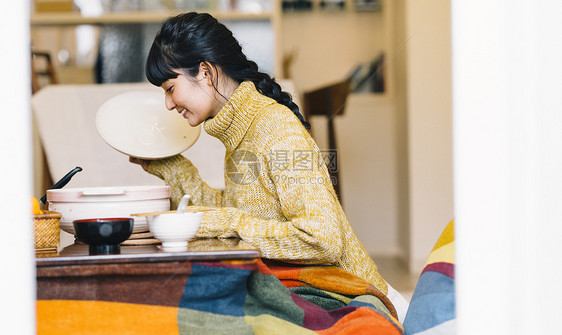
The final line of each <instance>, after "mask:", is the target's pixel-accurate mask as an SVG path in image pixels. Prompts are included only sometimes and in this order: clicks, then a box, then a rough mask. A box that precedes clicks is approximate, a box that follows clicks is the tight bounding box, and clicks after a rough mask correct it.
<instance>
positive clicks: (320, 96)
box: [303, 78, 351, 200]
mask: <svg viewBox="0 0 562 335" xmlns="http://www.w3.org/2000/svg"><path fill="white" fill-rule="evenodd" d="M350 85H351V78H347V79H345V80H343V81H341V82H338V83H335V84H331V85H327V86H324V87H321V88H318V89H315V90H312V91H308V92H305V93H304V95H303V98H304V117H305V119H307V120H308V119H309V118H310V116H313V115H322V116H325V117H326V118H327V125H328V149H329V151H328V152H327V153H324V154H325V155H327V156H326V157H324V158H325V159H326V158H327V165H328V171H329V172H330V177H331V179H332V184H333V185H334V189H335V191H336V194H337V195H338V196H339V198H340V200H341V192H340V191H341V188H340V185H341V182H340V178H339V161H338V159H339V158H338V149H337V143H336V131H335V126H334V119H335V118H336V116H338V115H342V114H343V113H344V110H345V103H346V101H347V97H348V95H349V89H350Z"/></svg>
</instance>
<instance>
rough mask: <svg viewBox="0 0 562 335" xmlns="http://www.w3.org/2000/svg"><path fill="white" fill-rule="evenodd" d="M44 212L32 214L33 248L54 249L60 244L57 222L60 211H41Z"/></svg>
mask: <svg viewBox="0 0 562 335" xmlns="http://www.w3.org/2000/svg"><path fill="white" fill-rule="evenodd" d="M43 212H44V213H45V214H40V215H34V216H33V217H34V220H33V221H34V226H35V235H34V236H35V250H36V251H39V250H53V249H54V250H55V251H56V249H57V247H58V246H59V244H60V231H59V223H60V218H61V217H62V214H61V213H58V212H53V211H43Z"/></svg>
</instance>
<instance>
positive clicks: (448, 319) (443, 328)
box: [404, 221, 456, 335]
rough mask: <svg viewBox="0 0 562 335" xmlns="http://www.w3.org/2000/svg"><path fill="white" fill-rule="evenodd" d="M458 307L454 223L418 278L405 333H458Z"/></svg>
mask: <svg viewBox="0 0 562 335" xmlns="http://www.w3.org/2000/svg"><path fill="white" fill-rule="evenodd" d="M455 306H456V301H455V229H454V221H451V222H449V224H448V225H447V227H446V228H445V229H444V230H443V233H442V234H441V237H439V240H437V243H435V246H434V247H433V250H432V251H431V253H430V255H429V257H428V259H427V262H426V264H425V267H424V269H423V271H422V273H421V275H420V278H419V279H418V282H417V285H416V289H415V290H414V295H413V296H412V300H411V301H410V307H409V308H408V313H407V314H406V318H405V320H404V328H405V330H406V334H408V335H414V334H419V335H422V334H423V335H441V334H448V335H454V334H456V311H455Z"/></svg>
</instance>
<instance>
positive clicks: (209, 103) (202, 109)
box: [162, 68, 222, 127]
mask: <svg viewBox="0 0 562 335" xmlns="http://www.w3.org/2000/svg"><path fill="white" fill-rule="evenodd" d="M177 73H178V76H177V77H176V78H172V79H168V80H167V81H165V82H164V83H163V84H162V89H164V91H165V92H166V108H167V109H168V110H176V111H177V112H178V113H180V114H181V115H182V116H183V117H184V118H186V119H187V121H188V122H189V124H190V125H191V126H192V127H195V126H197V125H199V124H201V123H202V122H203V121H205V120H207V119H208V118H211V117H214V116H216V115H217V114H218V112H219V110H220V108H221V107H222V105H221V104H220V103H219V102H218V100H217V99H216V94H215V93H216V91H215V89H214V88H213V85H212V82H211V79H210V76H209V74H208V72H207V71H206V69H205V68H201V69H200V71H199V73H198V74H197V75H196V76H195V77H190V76H188V75H187V74H185V73H183V72H181V71H177Z"/></svg>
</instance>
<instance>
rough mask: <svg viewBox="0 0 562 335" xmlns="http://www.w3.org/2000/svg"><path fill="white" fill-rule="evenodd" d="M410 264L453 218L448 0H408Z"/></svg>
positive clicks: (419, 261) (417, 266) (416, 267)
mask: <svg viewBox="0 0 562 335" xmlns="http://www.w3.org/2000/svg"><path fill="white" fill-rule="evenodd" d="M406 4H407V7H406V31H407V36H408V40H407V42H406V43H407V71H408V72H407V76H408V79H407V81H408V84H407V97H408V98H407V103H408V107H407V108H408V120H407V122H408V123H407V124H408V162H409V180H410V184H409V195H410V198H409V206H410V210H409V215H410V218H409V222H410V225H409V226H410V227H409V229H410V231H409V236H410V241H409V242H410V247H409V249H410V250H409V255H408V256H409V257H408V258H409V261H410V269H411V271H413V272H414V273H418V272H419V271H420V270H421V269H422V267H423V265H424V263H425V261H426V259H427V256H428V255H429V253H430V251H431V248H432V247H433V245H434V244H435V242H436V241H437V239H438V237H439V236H440V234H441V232H442V230H443V229H444V228H445V226H446V225H447V223H448V222H449V221H450V220H451V219H453V215H454V214H453V175H452V162H453V157H452V154H453V151H452V120H451V114H452V112H451V30H450V27H451V25H450V4H449V1H445V0H408V1H406Z"/></svg>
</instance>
